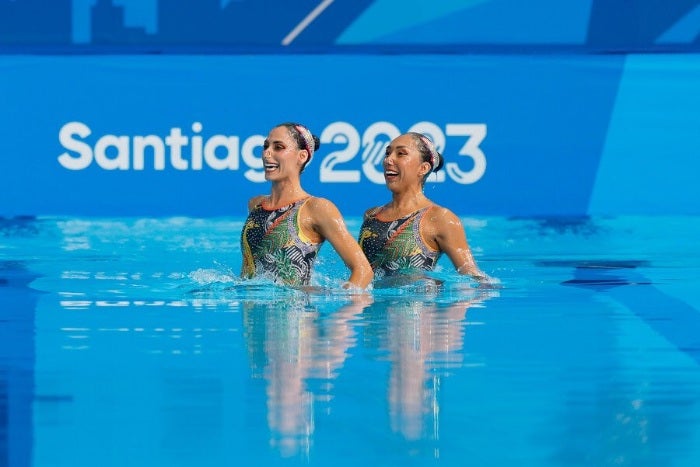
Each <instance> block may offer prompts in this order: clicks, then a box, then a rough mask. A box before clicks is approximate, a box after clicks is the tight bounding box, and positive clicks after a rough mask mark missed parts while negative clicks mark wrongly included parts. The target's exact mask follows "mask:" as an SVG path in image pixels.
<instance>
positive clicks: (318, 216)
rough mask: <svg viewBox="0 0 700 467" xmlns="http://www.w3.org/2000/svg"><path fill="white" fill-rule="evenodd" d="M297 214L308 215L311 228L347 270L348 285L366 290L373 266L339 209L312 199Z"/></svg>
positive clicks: (326, 201)
mask: <svg viewBox="0 0 700 467" xmlns="http://www.w3.org/2000/svg"><path fill="white" fill-rule="evenodd" d="M299 214H300V216H302V217H303V216H308V219H309V223H310V226H311V228H312V229H313V230H314V231H315V232H316V233H317V234H318V235H320V236H321V237H322V238H325V239H326V240H328V242H329V243H330V244H331V245H332V246H333V248H334V249H335V251H336V252H337V253H338V255H339V256H340V258H341V259H342V260H343V262H344V263H345V265H346V266H347V267H348V269H350V278H349V279H348V282H349V283H350V284H351V285H353V286H355V287H359V288H361V289H364V288H366V287H367V286H368V285H369V283H370V282H371V281H372V278H373V277H374V273H373V272H372V267H371V266H370V265H369V262H368V261H367V258H366V257H365V254H364V253H363V252H362V249H360V246H359V244H358V243H357V240H355V238H353V236H352V235H351V234H350V232H349V231H348V228H347V226H346V225H345V221H344V220H343V217H342V216H341V214H340V211H339V210H338V208H337V207H336V206H335V205H334V204H333V203H332V202H330V201H329V200H327V199H324V198H312V199H310V200H309V201H308V203H307V204H306V205H305V206H304V207H303V208H302V211H301V212H300V213H299Z"/></svg>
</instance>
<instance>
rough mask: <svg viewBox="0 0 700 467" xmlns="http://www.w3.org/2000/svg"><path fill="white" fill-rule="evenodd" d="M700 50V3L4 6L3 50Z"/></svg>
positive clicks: (411, 0)
mask: <svg viewBox="0 0 700 467" xmlns="http://www.w3.org/2000/svg"><path fill="white" fill-rule="evenodd" d="M419 49H423V51H424V52H427V51H431V52H437V53H442V52H455V51H462V52H464V51H490V52H491V53H492V52H494V51H501V52H507V53H514V52H515V53H522V52H523V51H529V52H537V51H545V52H548V51H549V52H551V51H552V50H559V51H561V50H562V49H566V50H569V51H579V52H586V53H589V52H592V51H593V52H605V53H610V52H614V53H619V52H623V53H628V52H644V51H656V52H659V51H682V52H693V51H695V52H697V51H700V4H699V2H698V0H673V1H672V2H669V1H664V0H635V1H629V0H567V1H561V0H529V1H527V2H524V1H522V0H450V1H439V2H436V1H434V0H353V1H339V0H335V1H334V0H296V1H294V2H290V1H288V0H265V1H260V0H0V53H1V52H5V53H17V52H22V51H32V52H37V51H38V52H45V51H50V52H55V51H59V52H69V53H76V52H77V53H82V52H88V53H99V52H103V51H119V52H121V53H125V52H126V53H153V52H158V53H168V52H178V53H199V52H211V51H217V52H222V51H226V52H231V51H238V52H241V53H260V52H265V53H285V52H295V53H298V52H299V51H315V52H324V53H344V52H346V51H350V52H356V51H358V50H359V51H362V52H363V53H377V52H382V51H386V50H391V51H393V52H397V53H415V52H416V51H417V50H419Z"/></svg>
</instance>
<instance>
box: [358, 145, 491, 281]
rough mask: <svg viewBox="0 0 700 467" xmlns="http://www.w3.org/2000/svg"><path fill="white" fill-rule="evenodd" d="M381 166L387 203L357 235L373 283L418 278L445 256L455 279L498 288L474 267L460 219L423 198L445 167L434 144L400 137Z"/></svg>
mask: <svg viewBox="0 0 700 467" xmlns="http://www.w3.org/2000/svg"><path fill="white" fill-rule="evenodd" d="M383 165H384V179H385V180H386V186H387V188H388V189H389V191H391V194H392V197H391V201H389V202H388V203H387V204H384V205H383V206H378V207H373V208H370V209H368V210H367V211H366V212H365V216H364V221H363V223H362V227H361V228H360V235H359V244H360V247H361V248H362V251H363V252H364V253H365V255H366V256H367V259H368V260H369V262H370V265H371V266H372V269H373V270H374V274H375V278H376V281H377V282H380V281H384V282H385V283H402V282H406V281H409V280H410V279H411V278H413V277H421V276H422V273H423V272H425V271H432V270H433V269H434V268H435V265H436V263H437V261H438V259H439V258H440V255H441V254H443V253H444V254H446V255H447V256H448V257H449V259H450V260H451V262H452V264H453V265H454V267H455V269H456V270H457V272H458V273H459V274H465V275H469V276H471V277H472V278H473V279H474V280H476V281H478V282H479V283H480V284H485V285H490V284H494V283H496V282H497V281H496V280H495V279H492V278H491V277H489V276H488V275H487V274H486V273H484V272H483V271H482V270H481V269H479V267H478V266H477V264H476V261H475V260H474V256H473V255H472V251H471V249H470V247H469V244H468V243H467V237H466V233H465V231H464V227H463V226H462V222H461V221H460V219H459V218H458V217H457V216H456V215H455V214H454V213H453V212H452V211H450V210H449V209H447V208H444V207H442V206H438V205H437V204H435V203H433V202H432V201H431V200H430V199H428V198H427V197H426V196H425V194H424V193H423V187H424V184H425V181H426V179H427V178H428V175H430V174H431V173H432V172H436V171H438V170H440V168H441V167H442V165H443V158H442V155H441V154H440V153H438V152H437V150H436V149H435V146H434V144H433V142H432V141H431V140H430V139H429V138H428V137H427V136H425V135H423V134H420V133H413V132H410V133H405V134H403V135H400V136H399V137H397V138H395V139H394V140H393V141H391V143H390V144H389V146H387V148H386V153H385V156H384V162H383Z"/></svg>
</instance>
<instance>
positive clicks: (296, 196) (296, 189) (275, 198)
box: [265, 181, 309, 209]
mask: <svg viewBox="0 0 700 467" xmlns="http://www.w3.org/2000/svg"><path fill="white" fill-rule="evenodd" d="M308 196H309V194H308V193H307V192H306V191H304V189H303V188H302V187H301V185H300V184H298V183H292V182H289V181H285V182H282V181H280V182H277V183H274V184H273V185H272V189H271V191H270V194H269V195H268V197H267V200H266V202H265V204H266V205H267V206H266V207H267V208H268V209H269V208H277V207H281V206H287V205H289V204H292V203H294V202H296V201H299V200H300V199H302V198H307V197H308Z"/></svg>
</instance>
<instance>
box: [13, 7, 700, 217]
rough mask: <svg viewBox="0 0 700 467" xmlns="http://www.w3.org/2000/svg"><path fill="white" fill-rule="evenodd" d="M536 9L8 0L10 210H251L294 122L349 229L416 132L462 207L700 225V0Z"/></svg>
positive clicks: (444, 187) (313, 186) (379, 194)
mask: <svg viewBox="0 0 700 467" xmlns="http://www.w3.org/2000/svg"><path fill="white" fill-rule="evenodd" d="M562 4H565V5H562ZM523 5H524V4H523V2H520V1H515V0H491V1H488V0H481V1H479V0H469V1H467V0H463V1H457V0H453V1H446V2H438V3H435V2H430V1H418V0H410V1H407V0H402V1H395V0H380V1H356V2H355V1H354V2H344V1H335V2H334V1H332V0H331V1H329V0H325V1H320V0H315V1H299V2H282V1H268V2H255V1H245V0H238V1H237V0H229V1H220V0H216V1H214V0H210V1H187V0H178V1H176V0H160V1H156V0H150V1H126V0H123V1H117V0H113V1H111V0H73V1H72V2H70V1H67V0H63V1H48V0H46V1H39V0H15V1H11V2H10V1H6V0H0V52H2V53H1V54H0V124H1V125H2V132H1V133H0V187H2V189H1V190H0V215H2V216H13V215H24V214H28V215H54V214H57V215H60V214H68V215H73V214H75V215H192V216H215V215H241V214H243V213H244V212H245V208H246V199H247V198H248V197H250V196H252V195H254V194H259V193H264V192H266V191H267V190H268V186H266V184H265V182H264V179H263V175H262V170H261V167H262V164H261V160H260V156H261V144H262V140H263V139H264V135H266V134H267V131H268V130H269V128H270V127H271V126H274V125H275V124H277V123H279V122H283V121H289V120H292V121H299V122H302V123H305V124H307V125H308V126H309V127H310V128H311V129H312V131H313V132H314V133H316V134H317V135H318V136H319V137H320V138H321V140H322V144H321V148H320V150H319V151H318V153H317V154H316V155H315V158H314V161H313V162H312V164H311V165H310V166H309V168H308V169H307V171H306V172H305V173H304V174H303V179H304V184H305V187H306V188H307V190H308V191H310V192H312V193H314V194H317V195H319V196H324V197H328V198H330V199H332V200H333V201H335V202H336V203H337V204H338V206H339V207H340V209H341V211H342V212H343V213H344V214H346V215H359V214H361V213H362V211H363V210H364V209H365V208H367V207H368V206H370V205H374V204H377V203H380V202H383V201H384V200H386V199H388V192H387V191H386V189H385V188H384V186H383V178H382V176H381V154H382V152H383V148H384V147H385V146H386V144H387V143H388V141H389V140H390V139H391V138H392V137H394V136H396V135H398V134H399V133H401V132H405V131H407V130H418V131H423V132H425V133H428V134H429V135H431V136H432V137H433V139H434V140H435V141H436V142H437V144H438V146H439V147H440V149H441V150H442V152H443V153H444V155H445V158H446V162H447V165H446V168H445V170H444V171H443V172H441V173H440V174H439V175H438V176H435V177H433V178H432V179H431V180H430V182H429V183H428V185H427V186H426V191H427V194H428V196H430V197H431V198H433V199H434V200H435V201H437V202H439V203H441V204H445V205H446V206H448V207H450V208H452V209H453V210H454V211H455V212H457V213H459V214H462V215H472V214H473V215H514V216H520V215H522V216H527V215H587V214H699V213H700V203H699V202H698V201H699V200H700V188H698V185H697V184H696V183H695V182H694V180H693V179H694V178H695V177H694V174H695V172H697V169H698V168H700V164H699V163H698V156H699V155H700V112H699V111H698V109H700V47H699V41H698V37H699V33H700V7H699V6H698V2H697V1H683V0H678V1H676V2H673V3H672V4H671V5H669V4H667V3H666V4H665V3H664V2H660V1H658V2H657V1H651V0H649V1H641V0H640V1H637V2H623V1H621V0H620V1H606V2H598V1H595V0H578V1H571V2H559V1H554V0H535V1H532V2H527V7H525V6H523ZM623 12H624V14H622V13H623ZM273 13H274V14H273Z"/></svg>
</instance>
